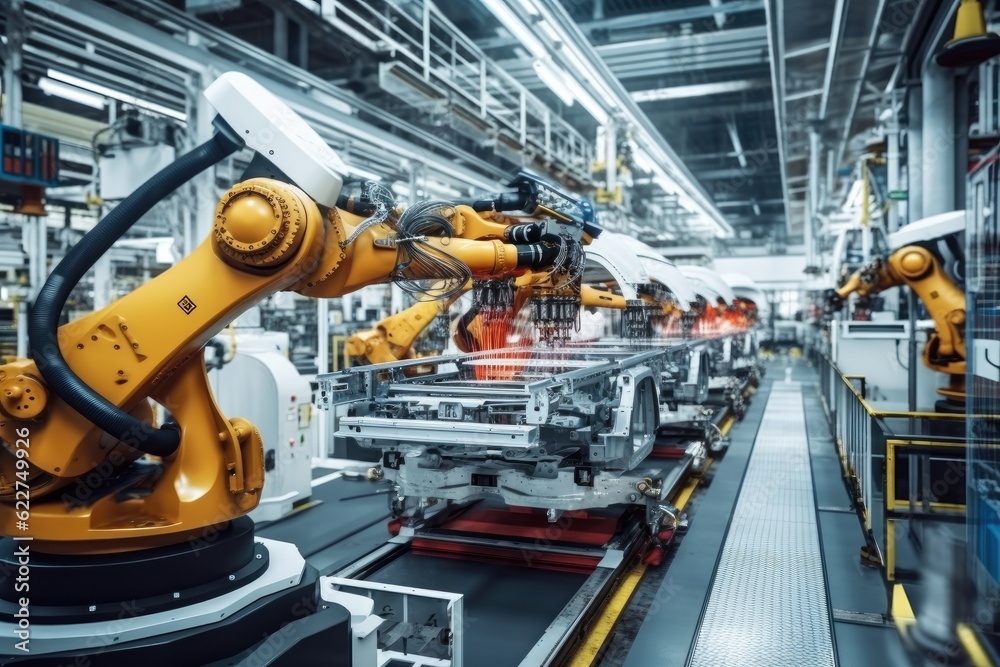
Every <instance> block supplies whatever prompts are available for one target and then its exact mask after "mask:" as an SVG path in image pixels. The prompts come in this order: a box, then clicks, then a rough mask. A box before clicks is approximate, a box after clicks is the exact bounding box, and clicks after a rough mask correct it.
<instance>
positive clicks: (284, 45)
mask: <svg viewBox="0 0 1000 667" xmlns="http://www.w3.org/2000/svg"><path fill="white" fill-rule="evenodd" d="M273 50H274V55H276V56H278V57H279V58H281V59H282V60H288V15H287V14H285V13H284V12H280V11H277V10H276V11H275V12H274V49H273Z"/></svg>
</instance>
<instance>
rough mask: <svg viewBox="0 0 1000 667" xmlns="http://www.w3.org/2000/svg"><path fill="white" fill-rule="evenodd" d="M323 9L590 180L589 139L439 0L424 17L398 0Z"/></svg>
mask: <svg viewBox="0 0 1000 667" xmlns="http://www.w3.org/2000/svg"><path fill="white" fill-rule="evenodd" d="M321 15H322V16H323V17H324V18H326V19H327V20H330V21H333V22H336V23H338V24H343V25H344V26H345V27H347V28H350V30H352V31H354V32H356V33H357V34H358V35H359V36H360V38H361V39H362V40H364V41H366V42H368V43H370V44H371V45H373V46H375V47H377V48H378V50H380V51H382V52H387V53H389V55H390V56H391V57H392V58H394V59H397V60H402V61H405V63H406V65H408V66H409V67H411V68H413V69H414V70H415V71H416V72H417V73H418V75H419V76H421V77H422V78H423V80H424V81H426V82H428V83H433V84H434V85H436V86H440V87H441V88H444V89H446V90H449V91H451V92H452V93H454V94H455V95H457V96H459V97H460V98H461V99H462V100H464V101H467V102H469V103H470V105H472V106H473V107H474V108H475V109H476V110H477V111H478V114H479V115H480V117H482V118H483V119H484V120H489V121H490V122H492V123H493V124H494V125H495V126H496V127H498V128H506V129H507V130H510V131H511V132H512V133H513V134H514V135H515V138H516V139H517V140H518V141H519V142H520V143H521V144H522V145H525V146H526V145H527V144H528V143H532V144H534V148H535V149H536V150H537V152H539V153H541V154H542V155H543V156H544V157H545V158H546V159H547V160H549V161H552V162H558V163H560V164H562V165H563V166H564V167H566V168H567V171H568V172H569V173H573V174H574V176H575V177H576V178H578V179H580V180H582V181H587V180H589V179H590V168H591V163H592V161H593V150H592V147H591V145H590V142H588V141H587V140H586V139H585V138H584V137H583V135H581V134H580V133H579V132H578V131H577V130H576V129H575V128H574V127H573V126H572V125H570V124H569V123H568V122H566V121H565V120H564V119H563V118H561V117H559V116H557V115H554V114H552V113H551V111H550V110H549V108H548V106H547V105H546V104H545V103H544V102H542V101H541V100H540V99H539V98H538V97H536V96H535V95H533V94H532V93H531V92H529V91H528V89H527V88H526V87H525V86H524V85H523V84H521V83H520V82H519V81H518V80H517V79H515V78H514V77H513V76H512V75H511V74H510V73H508V72H507V71H505V70H504V69H503V68H501V67H500V66H499V65H498V64H497V63H496V62H495V61H494V60H492V59H491V58H489V57H488V56H487V55H486V54H485V53H483V51H482V50H481V49H480V48H479V46H478V45H477V44H476V43H475V42H474V41H473V40H471V39H470V38H469V37H468V36H466V35H465V34H464V33H463V32H462V31H461V30H460V29H459V28H458V27H457V26H455V25H454V24H453V23H452V22H451V21H450V20H449V19H448V18H447V17H446V16H445V15H444V14H443V13H442V12H441V10H440V9H439V8H438V7H437V5H435V4H434V2H433V1H432V0H424V2H423V3H422V5H421V7H420V11H419V16H417V15H416V14H414V13H410V12H408V11H406V10H405V9H404V8H403V7H401V6H400V5H399V4H398V2H397V1H396V0H381V1H379V0H358V1H357V4H356V5H355V6H354V7H352V8H347V7H344V6H343V5H342V4H341V3H330V4H329V5H326V4H325V3H324V7H323V9H322V11H321Z"/></svg>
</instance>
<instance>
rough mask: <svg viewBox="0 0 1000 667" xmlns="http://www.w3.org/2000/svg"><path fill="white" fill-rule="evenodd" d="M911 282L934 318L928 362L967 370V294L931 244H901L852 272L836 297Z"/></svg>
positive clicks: (944, 370)
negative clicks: (933, 330) (929, 246)
mask: <svg viewBox="0 0 1000 667" xmlns="http://www.w3.org/2000/svg"><path fill="white" fill-rule="evenodd" d="M899 285H908V286H909V287H910V289H912V290H913V292H914V294H916V295H917V297H918V298H919V299H920V300H921V301H922V302H923V304H924V306H925V307H926V308H927V312H928V313H929V314H930V316H931V318H932V319H933V320H934V324H935V329H936V330H935V332H934V333H933V334H932V335H931V337H930V339H929V340H928V341H927V345H926V346H924V354H923V360H924V364H925V365H926V366H927V367H928V368H930V369H932V370H936V371H940V372H942V373H948V374H950V375H954V376H961V375H964V374H965V368H966V363H965V362H966V347H965V335H964V331H965V310H966V300H965V294H964V293H963V292H962V290H960V289H959V288H958V287H957V286H956V285H955V283H954V282H953V281H952V280H951V278H949V277H948V276H947V274H945V272H944V271H943V270H942V268H941V264H940V262H938V260H937V258H936V257H935V256H934V253H932V252H931V251H930V250H928V249H927V248H924V247H921V246H917V245H912V246H906V247H903V248H900V249H899V250H896V251H895V252H893V253H892V254H891V255H889V257H888V258H887V259H885V260H881V259H876V260H875V261H873V262H872V263H871V264H869V265H868V266H866V267H864V268H863V269H861V270H859V271H857V272H856V273H855V274H854V275H852V276H851V277H850V278H849V279H848V281H847V282H846V283H845V284H844V286H843V287H841V288H840V289H838V290H837V291H836V297H837V299H839V300H840V301H843V300H844V299H846V298H847V297H848V296H850V295H851V294H852V293H857V294H860V295H861V296H868V295H871V294H877V293H878V292H881V291H882V290H885V289H889V288H890V287H896V286H899Z"/></svg>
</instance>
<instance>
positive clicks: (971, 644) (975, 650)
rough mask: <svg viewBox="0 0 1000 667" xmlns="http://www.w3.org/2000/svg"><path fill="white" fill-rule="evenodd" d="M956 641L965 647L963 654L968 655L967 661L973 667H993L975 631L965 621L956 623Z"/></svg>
mask: <svg viewBox="0 0 1000 667" xmlns="http://www.w3.org/2000/svg"><path fill="white" fill-rule="evenodd" d="M958 641H959V643H960V644H961V645H962V648H964V649H965V654H966V655H967V656H969V663H970V664H972V665H973V667H993V662H992V661H991V660H990V657H989V655H988V654H987V653H986V649H984V648H983V645H982V644H981V643H980V642H979V638H978V637H976V633H975V632H973V631H972V628H970V627H969V626H968V625H966V624H965V623H959V624H958Z"/></svg>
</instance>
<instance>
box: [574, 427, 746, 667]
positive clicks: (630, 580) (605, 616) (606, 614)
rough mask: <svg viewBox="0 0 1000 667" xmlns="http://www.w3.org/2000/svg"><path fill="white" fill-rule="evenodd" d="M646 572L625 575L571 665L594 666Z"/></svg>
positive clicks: (680, 505)
mask: <svg viewBox="0 0 1000 667" xmlns="http://www.w3.org/2000/svg"><path fill="white" fill-rule="evenodd" d="M735 421H736V420H735V419H733V418H732V417H730V418H729V419H728V420H727V421H726V422H725V423H723V425H722V428H721V430H722V435H723V436H725V435H726V434H727V433H729V429H731V428H732V427H733V424H734V423H735ZM711 466H712V459H708V460H707V461H706V462H705V470H704V472H702V474H701V475H700V476H698V477H694V478H692V479H690V480H688V483H687V484H685V485H684V488H682V489H681V490H680V493H678V494H677V498H676V499H675V500H674V507H676V508H677V509H678V510H683V509H684V508H685V507H686V506H687V504H688V502H690V500H691V496H692V495H693V494H694V491H695V489H697V488H698V484H700V483H701V479H702V477H704V475H705V473H707V472H708V469H709V468H710V467H711ZM645 573H646V565H645V564H644V563H640V564H639V565H636V566H635V567H634V568H632V571H631V572H629V573H628V574H627V575H625V578H624V579H622V582H621V583H620V584H619V585H618V588H617V589H616V590H615V592H614V594H613V595H612V596H611V599H610V600H608V603H607V604H606V605H605V606H604V609H603V610H602V611H601V615H600V616H599V617H598V619H597V620H596V621H595V622H594V625H593V626H592V627H591V628H590V630H589V631H588V632H587V637H586V639H584V640H583V643H582V644H580V648H579V649H577V651H576V655H574V656H573V660H572V661H570V663H569V667H590V666H591V665H592V664H593V663H594V660H595V659H596V658H597V656H598V654H599V653H600V651H601V649H602V648H603V647H604V645H605V643H607V641H608V637H610V636H611V633H612V632H613V631H614V629H615V625H617V624H618V619H619V618H620V617H621V615H622V613H624V611H625V607H627V606H628V603H629V600H631V599H632V595H633V593H635V589H636V588H637V587H638V586H639V582H640V581H642V575H644V574H645Z"/></svg>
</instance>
